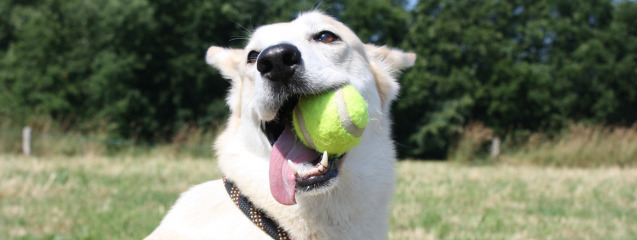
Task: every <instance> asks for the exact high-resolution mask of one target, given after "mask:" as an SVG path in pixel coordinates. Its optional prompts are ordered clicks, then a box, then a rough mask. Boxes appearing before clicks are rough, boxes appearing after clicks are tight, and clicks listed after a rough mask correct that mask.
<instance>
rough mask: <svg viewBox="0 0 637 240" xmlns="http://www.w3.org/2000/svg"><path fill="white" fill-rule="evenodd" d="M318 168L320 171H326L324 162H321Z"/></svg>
mask: <svg viewBox="0 0 637 240" xmlns="http://www.w3.org/2000/svg"><path fill="white" fill-rule="evenodd" d="M316 169H317V170H318V172H319V173H323V171H325V167H324V166H323V164H319V165H318V167H317V168H316Z"/></svg>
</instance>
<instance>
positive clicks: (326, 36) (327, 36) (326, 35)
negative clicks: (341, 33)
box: [314, 31, 340, 43]
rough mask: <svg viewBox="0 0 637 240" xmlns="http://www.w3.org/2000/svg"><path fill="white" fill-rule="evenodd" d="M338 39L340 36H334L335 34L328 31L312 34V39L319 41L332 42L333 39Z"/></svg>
mask: <svg viewBox="0 0 637 240" xmlns="http://www.w3.org/2000/svg"><path fill="white" fill-rule="evenodd" d="M339 39H340V38H339V37H338V36H336V34H334V33H333V32H330V31H322V32H320V33H319V34H316V35H315V36H314V40H316V41H320V42H322V43H333V42H335V41H338V40H339Z"/></svg>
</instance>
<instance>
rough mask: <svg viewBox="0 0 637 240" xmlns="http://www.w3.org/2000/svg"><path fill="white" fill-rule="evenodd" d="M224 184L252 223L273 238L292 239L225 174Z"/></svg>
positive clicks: (279, 239)
mask: <svg viewBox="0 0 637 240" xmlns="http://www.w3.org/2000/svg"><path fill="white" fill-rule="evenodd" d="M223 184H224V185H225V186H226V191H227V192H228V195H230V198H231V199H232V201H233V202H234V205H237V207H239V209H241V212H243V214H245V215H246V216H248V218H250V221H252V223H254V224H255V225H257V227H259V228H260V229H261V230H263V231H264V232H265V233H267V234H268V235H270V237H272V239H277V240H290V237H288V233H287V232H286V231H285V230H283V229H282V228H281V227H279V224H277V223H276V222H275V221H274V220H272V219H271V218H270V217H268V216H267V215H266V214H265V213H264V212H263V211H261V209H258V208H256V207H255V206H254V205H253V204H252V202H250V200H249V199H248V198H247V197H246V196H243V195H241V191H239V188H238V187H237V186H236V185H234V183H233V182H232V181H230V180H228V179H226V177H225V176H224V177H223Z"/></svg>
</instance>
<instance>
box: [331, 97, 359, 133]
mask: <svg viewBox="0 0 637 240" xmlns="http://www.w3.org/2000/svg"><path fill="white" fill-rule="evenodd" d="M334 94H335V95H336V107H337V109H338V119H339V120H340V121H341V125H342V126H343V128H344V129H345V130H346V131H347V132H348V133H349V134H352V136H354V137H360V136H362V135H363V130H364V129H360V128H359V127H358V126H356V124H354V122H352V119H351V118H350V117H349V111H347V105H345V97H343V90H342V88H339V89H338V90H336V92H334Z"/></svg>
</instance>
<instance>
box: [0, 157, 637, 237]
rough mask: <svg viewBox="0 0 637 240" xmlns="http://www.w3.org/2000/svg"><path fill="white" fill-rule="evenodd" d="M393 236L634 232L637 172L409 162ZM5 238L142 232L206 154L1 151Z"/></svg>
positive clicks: (198, 178)
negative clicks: (81, 154) (179, 156)
mask: <svg viewBox="0 0 637 240" xmlns="http://www.w3.org/2000/svg"><path fill="white" fill-rule="evenodd" d="M397 171H398V176H399V177H398V186H397V188H396V190H397V192H396V195H395V197H394V203H393V206H392V214H391V231H390V233H389V236H388V237H389V239H637V169H636V168H624V169H621V168H591V169H559V168H539V167H528V166H526V167H519V166H499V165H495V166H468V165H461V164H453V163H451V164H450V163H440V162H437V163H432V162H415V161H403V162H400V163H398V165H397ZM0 174H1V175H0V239H140V238H142V237H144V236H145V235H146V234H148V233H150V232H151V231H152V229H153V228H154V227H155V226H156V225H157V224H158V223H159V221H160V219H161V217H162V216H163V215H164V214H166V212H167V210H168V209H169V207H170V206H171V205H172V204H173V203H174V201H175V200H176V199H177V197H178V194H179V193H180V192H183V191H185V190H186V189H188V188H189V187H190V186H192V185H193V184H197V183H201V182H203V181H206V180H209V179H215V178H218V177H219V176H220V173H219V171H218V169H217V167H216V164H215V162H214V161H212V160H208V159H192V158H190V159H171V158H168V157H160V156H137V157H98V156H95V157H90V156H84V157H79V156H78V157H46V158H33V157H31V158H27V157H19V156H15V155H0Z"/></svg>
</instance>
